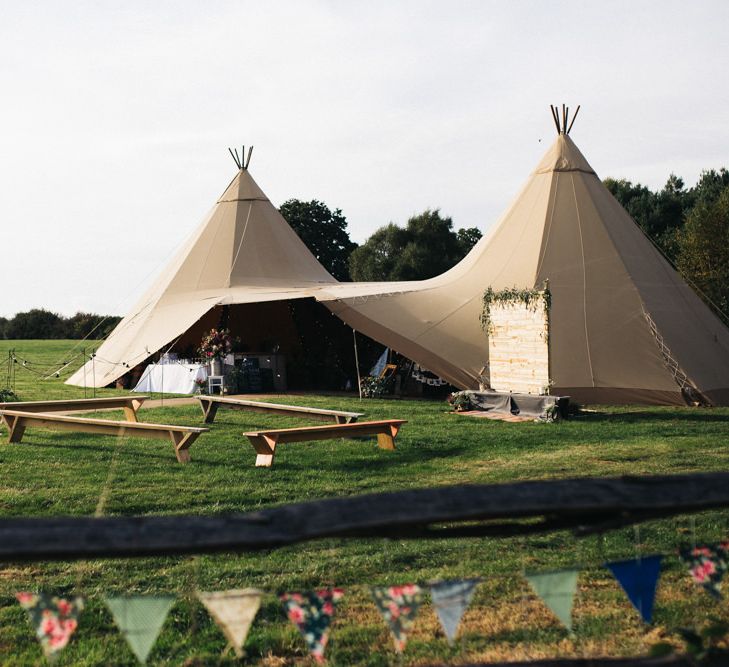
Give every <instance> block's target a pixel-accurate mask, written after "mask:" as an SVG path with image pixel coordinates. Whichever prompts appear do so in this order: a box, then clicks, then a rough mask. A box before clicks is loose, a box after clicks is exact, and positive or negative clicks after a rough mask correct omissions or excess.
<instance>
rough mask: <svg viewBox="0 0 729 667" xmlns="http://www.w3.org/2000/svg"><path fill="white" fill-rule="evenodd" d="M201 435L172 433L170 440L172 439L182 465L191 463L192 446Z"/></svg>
mask: <svg viewBox="0 0 729 667" xmlns="http://www.w3.org/2000/svg"><path fill="white" fill-rule="evenodd" d="M198 435H200V434H199V433H179V432H177V431H170V438H171V439H172V445H173V446H174V448H175V456H176V457H177V460H178V461H179V462H180V463H189V462H190V445H192V443H193V442H195V440H197V436H198Z"/></svg>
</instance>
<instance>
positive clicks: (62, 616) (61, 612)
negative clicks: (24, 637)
mask: <svg viewBox="0 0 729 667" xmlns="http://www.w3.org/2000/svg"><path fill="white" fill-rule="evenodd" d="M15 597H16V598H17V600H18V602H20V606H21V607H23V609H25V610H26V611H27V612H28V618H29V619H30V622H31V624H32V625H33V627H34V628H35V634H36V636H37V637H38V641H39V642H40V644H41V646H42V647H43V653H45V655H46V657H47V658H48V659H49V660H52V659H53V658H55V657H56V656H57V655H58V653H60V651H62V650H63V649H64V648H65V647H66V645H67V644H68V642H69V640H70V639H71V635H72V634H73V633H74V631H75V630H76V628H77V627H78V616H79V614H80V613H81V611H82V610H83V608H84V603H83V599H82V598H80V597H77V598H74V599H72V600H67V599H66V598H62V597H59V596H57V595H52V594H51V593H46V592H44V591H41V592H39V593H28V592H21V593H16V594H15Z"/></svg>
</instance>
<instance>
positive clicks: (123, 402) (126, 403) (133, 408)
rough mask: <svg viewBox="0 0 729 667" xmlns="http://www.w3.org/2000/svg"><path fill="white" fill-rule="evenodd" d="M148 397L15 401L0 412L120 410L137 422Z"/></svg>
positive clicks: (0, 408)
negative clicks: (140, 410)
mask: <svg viewBox="0 0 729 667" xmlns="http://www.w3.org/2000/svg"><path fill="white" fill-rule="evenodd" d="M147 398H149V397H148V396H108V397H105V398H74V399H70V400H62V401H17V402H14V403H0V410H17V411H19V412H91V411H92V410H107V409H113V408H121V409H122V410H124V417H125V419H126V420H127V421H130V422H135V421H138V420H137V410H139V408H140V407H141V406H142V403H144V401H146V400H147Z"/></svg>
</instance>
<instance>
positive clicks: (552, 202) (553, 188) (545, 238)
mask: <svg viewBox="0 0 729 667" xmlns="http://www.w3.org/2000/svg"><path fill="white" fill-rule="evenodd" d="M556 181H559V172H555V174H554V176H553V178H552V179H551V180H550V191H549V206H550V208H551V212H550V213H549V217H548V220H547V229H546V231H545V232H544V233H543V234H542V242H541V244H540V247H539V263H538V265H537V272H536V273H535V274H534V285H536V284H537V281H538V280H539V276H540V275H541V274H542V266H543V265H544V256H545V255H546V254H547V247H548V246H549V238H550V234H551V232H552V223H553V222H554V210H555V208H556V205H557V182H556ZM547 279H549V276H547Z"/></svg>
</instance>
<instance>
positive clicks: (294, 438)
mask: <svg viewBox="0 0 729 667" xmlns="http://www.w3.org/2000/svg"><path fill="white" fill-rule="evenodd" d="M405 423H406V420H404V419H383V420H381V421H371V422H355V423H351V424H327V425H326V426H304V427H301V428H281V429H275V430H270V431H252V432H250V433H244V434H243V435H245V436H246V437H247V438H248V439H249V440H250V441H251V444H252V445H253V449H255V450H256V454H257V456H256V467H259V468H260V467H264V468H270V467H271V466H272V465H273V456H274V454H275V453H276V445H278V444H280V443H283V442H306V441H308V440H330V439H332V438H353V437H358V436H362V435H376V436H377V446H378V447H379V448H380V449H389V450H393V449H395V437H396V436H397V433H398V431H399V430H400V427H401V426H402V425H403V424H405Z"/></svg>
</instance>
